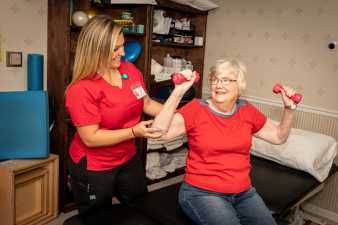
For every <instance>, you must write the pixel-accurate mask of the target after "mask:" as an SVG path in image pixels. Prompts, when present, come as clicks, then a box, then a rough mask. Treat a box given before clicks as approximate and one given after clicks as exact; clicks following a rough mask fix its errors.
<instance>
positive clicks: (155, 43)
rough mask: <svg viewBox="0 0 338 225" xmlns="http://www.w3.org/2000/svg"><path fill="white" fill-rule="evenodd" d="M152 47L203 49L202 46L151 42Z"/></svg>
mask: <svg viewBox="0 0 338 225" xmlns="http://www.w3.org/2000/svg"><path fill="white" fill-rule="evenodd" d="M152 44H153V46H163V47H178V48H203V46H198V45H192V44H180V43H173V42H167V43H161V42H155V41H153V42H152Z"/></svg>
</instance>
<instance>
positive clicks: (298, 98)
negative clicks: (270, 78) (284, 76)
mask: <svg viewBox="0 0 338 225" xmlns="http://www.w3.org/2000/svg"><path fill="white" fill-rule="evenodd" d="M281 90H284V88H283V86H282V85H280V84H275V86H273V89H272V91H273V92H274V93H276V94H278V93H280V92H281ZM288 97H289V98H290V99H291V100H292V101H293V102H294V103H295V104H298V103H299V102H300V101H301V100H302V98H303V95H302V94H300V93H294V94H293V95H291V96H288Z"/></svg>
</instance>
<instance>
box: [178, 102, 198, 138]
mask: <svg viewBox="0 0 338 225" xmlns="http://www.w3.org/2000/svg"><path fill="white" fill-rule="evenodd" d="M198 104H199V103H198V100H197V99H193V100H192V101H190V102H189V103H187V104H185V105H184V106H183V107H181V108H180V109H178V110H177V112H178V113H180V114H181V115H182V117H183V119H184V126H185V129H186V131H187V132H189V131H190V130H191V129H192V128H193V127H194V125H195V119H196V115H197V114H196V112H197V105H198Z"/></svg>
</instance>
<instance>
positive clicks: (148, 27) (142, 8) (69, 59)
mask: <svg viewBox="0 0 338 225" xmlns="http://www.w3.org/2000/svg"><path fill="white" fill-rule="evenodd" d="M157 2H158V5H157V6H153V5H137V4H126V5H121V4H118V5H116V4H113V5H110V6H107V7H105V8H100V7H98V6H96V5H93V4H91V2H90V0H74V1H73V3H74V5H73V6H74V9H73V10H74V11H75V10H82V11H85V12H86V11H89V10H90V11H94V12H95V13H96V14H107V15H111V16H112V17H113V19H119V16H120V14H121V12H122V11H126V10H128V11H131V12H132V14H133V17H134V22H135V24H143V25H144V33H143V34H140V33H134V32H130V33H129V32H128V33H125V38H126V40H127V41H128V40H135V39H136V40H138V41H139V42H140V43H141V45H142V53H141V55H140V56H139V58H138V59H137V61H136V62H135V65H136V66H137V67H138V69H139V70H140V71H141V72H142V73H143V75H144V80H145V83H146V85H147V88H148V92H149V95H150V96H151V97H152V96H155V94H156V93H155V91H156V90H157V89H158V87H159V86H160V85H163V84H165V82H164V83H156V82H154V77H153V76H152V75H151V74H150V71H151V70H150V67H151V59H152V58H154V59H155V60H156V61H158V62H159V63H161V64H162V63H163V57H164V56H165V55H166V54H167V53H169V54H170V55H176V56H182V57H184V58H187V59H188V60H190V61H191V62H192V64H193V65H194V69H195V70H197V71H198V72H200V74H201V76H203V74H202V72H203V63H204V51H205V48H204V44H203V46H193V45H187V44H179V43H155V42H153V41H152V28H153V13H154V10H156V9H162V10H165V11H166V14H167V16H170V17H173V18H182V17H187V18H189V19H190V20H191V22H192V23H193V24H194V28H195V29H194V32H195V34H196V35H198V36H201V37H203V38H204V41H205V38H206V36H205V33H206V21H207V12H202V11H199V10H196V9H193V8H190V7H188V6H184V5H180V4H177V3H175V2H171V1H169V0H158V1H157ZM70 10H71V7H70V1H59V0H49V1H48V60H47V62H48V65H47V72H48V76H47V77H48V81H47V89H48V93H49V96H50V98H51V101H53V102H54V107H53V112H54V115H53V117H54V118H55V126H54V129H53V130H52V133H51V151H52V152H53V153H55V154H57V155H59V160H60V173H59V174H60V182H59V183H60V186H59V190H60V195H59V196H60V199H59V203H60V205H59V208H60V210H61V211H65V210H67V209H69V208H71V207H72V206H74V205H73V204H72V202H73V199H72V195H71V193H70V191H69V188H68V185H67V182H68V173H67V167H66V160H67V151H68V146H69V143H70V141H71V138H72V135H73V134H74V132H75V129H74V127H72V125H71V123H70V122H69V117H68V115H67V112H66V109H65V106H64V92H65V89H66V87H67V85H68V83H69V82H70V80H71V75H72V67H73V61H74V54H75V49H76V42H77V37H78V35H79V33H80V30H81V28H78V27H74V26H71V25H70V15H71V12H70ZM194 88H195V92H196V97H200V96H201V93H202V82H199V83H198V84H197V85H196V86H195V87H194ZM144 143H145V142H144V141H138V148H139V149H141V151H143V155H144V159H145V158H146V157H145V156H146V151H145V144H144Z"/></svg>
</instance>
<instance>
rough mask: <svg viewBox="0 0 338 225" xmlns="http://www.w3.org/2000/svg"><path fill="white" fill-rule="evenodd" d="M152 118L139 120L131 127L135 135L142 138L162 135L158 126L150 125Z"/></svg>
mask: <svg viewBox="0 0 338 225" xmlns="http://www.w3.org/2000/svg"><path fill="white" fill-rule="evenodd" d="M152 123H153V120H146V121H141V122H139V123H138V124H136V125H135V126H133V127H132V128H131V129H132V130H133V134H134V135H135V137H144V138H159V137H161V136H162V133H163V132H162V131H161V130H159V129H158V128H155V127H151V124H152Z"/></svg>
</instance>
